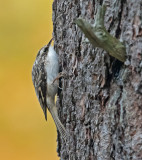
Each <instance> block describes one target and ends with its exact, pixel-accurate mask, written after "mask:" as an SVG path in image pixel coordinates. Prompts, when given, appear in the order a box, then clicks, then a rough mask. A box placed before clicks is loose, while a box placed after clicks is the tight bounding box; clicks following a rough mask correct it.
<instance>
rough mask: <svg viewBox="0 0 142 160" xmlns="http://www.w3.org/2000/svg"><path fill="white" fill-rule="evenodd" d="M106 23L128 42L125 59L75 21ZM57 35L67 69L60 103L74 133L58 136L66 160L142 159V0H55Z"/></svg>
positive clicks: (63, 79) (61, 155) (68, 128)
mask: <svg viewBox="0 0 142 160" xmlns="http://www.w3.org/2000/svg"><path fill="white" fill-rule="evenodd" d="M102 4H106V5H107V9H106V14H105V18H104V24H105V27H106V29H107V31H108V32H110V34H111V35H113V36H114V37H116V38H117V39H119V40H120V41H123V42H124V44H125V47H126V54H127V59H126V61H125V62H124V63H122V62H120V61H119V60H116V59H115V58H113V57H111V56H110V55H109V54H108V53H107V52H105V51H104V50H103V49H100V48H94V47H93V46H92V45H91V44H90V43H85V39H86V38H85V35H84V34H83V33H82V32H81V30H80V28H79V27H78V26H77V25H76V24H75V23H74V20H75V19H76V18H78V17H82V18H84V19H85V20H86V21H88V22H89V23H90V24H93V23H94V19H95V15H96V13H97V9H98V7H99V5H102ZM53 37H54V40H55V50H56V51H57V53H58V54H59V58H60V64H61V68H62V71H65V72H66V76H65V77H63V78H62V80H61V84H62V90H61V92H60V93H59V97H58V101H57V107H58V113H59V117H60V119H61V121H62V123H63V124H64V126H65V128H66V130H67V132H68V134H69V138H68V139H67V141H66V142H64V140H63V139H61V137H60V136H58V153H59V156H60V157H61V160H69V159H71V160H114V159H115V160H141V159H142V0H109V1H107V0H54V2H53Z"/></svg>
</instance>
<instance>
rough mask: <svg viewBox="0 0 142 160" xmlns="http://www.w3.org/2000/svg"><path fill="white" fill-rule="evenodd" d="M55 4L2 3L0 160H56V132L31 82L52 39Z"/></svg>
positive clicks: (10, 0)
mask: <svg viewBox="0 0 142 160" xmlns="http://www.w3.org/2000/svg"><path fill="white" fill-rule="evenodd" d="M52 2H53V0H40V1H39V0H24V1H22V0H1V2H0V159H1V160H16V159H18V160H41V159H46V160H58V159H59V158H58V157H57V153H56V146H57V144H56V136H57V135H56V128H55V125H54V122H53V120H52V118H51V116H50V114H49V113H48V121H47V122H46V121H45V119H44V115H43V112H42V109H41V107H40V105H39V103H38V100H37V97H36V94H35V91H34V87H33V84H32V79H31V70H32V65H33V62H34V60H35V57H36V54H37V52H38V50H39V49H40V48H41V47H42V46H44V45H45V44H47V43H48V41H49V40H50V39H51V37H52Z"/></svg>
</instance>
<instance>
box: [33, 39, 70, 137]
mask: <svg viewBox="0 0 142 160" xmlns="http://www.w3.org/2000/svg"><path fill="white" fill-rule="evenodd" d="M51 42H52V39H51V40H50V42H49V43H48V44H47V45H45V46H44V47H43V48H41V50H40V51H39V52H38V54H37V57H36V60H35V62H34V65H33V68H32V80H33V84H34V87H35V92H36V95H37V97H38V100H39V103H40V105H41V108H42V110H43V112H44V115H45V119H46V120H47V108H48V110H49V111H50V113H51V115H52V117H53V119H54V122H55V124H56V127H57V129H58V130H59V132H60V134H61V136H62V137H63V138H64V139H66V137H67V134H66V130H65V128H64V126H63V125H62V123H61V121H60V120H59V117H58V114H57V107H56V105H55V95H56V93H57V90H58V85H59V84H58V83H59V82H58V80H56V81H55V82H54V83H53V81H54V80H55V79H56V77H57V76H58V73H59V62H58V55H57V54H56V52H55V50H54V48H53V47H52V46H51Z"/></svg>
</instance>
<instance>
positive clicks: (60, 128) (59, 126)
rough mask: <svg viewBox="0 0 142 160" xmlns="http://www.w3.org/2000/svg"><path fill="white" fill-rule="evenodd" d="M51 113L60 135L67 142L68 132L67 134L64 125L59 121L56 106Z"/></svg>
mask: <svg viewBox="0 0 142 160" xmlns="http://www.w3.org/2000/svg"><path fill="white" fill-rule="evenodd" d="M50 112H51V115H52V117H53V119H54V122H55V124H56V127H57V129H58V131H59V133H60V134H61V136H62V138H63V139H64V140H65V141H66V139H67V132H66V130H65V128H64V126H63V124H62V123H61V121H60V120H59V117H58V114H57V109H56V106H54V107H52V108H51V110H50Z"/></svg>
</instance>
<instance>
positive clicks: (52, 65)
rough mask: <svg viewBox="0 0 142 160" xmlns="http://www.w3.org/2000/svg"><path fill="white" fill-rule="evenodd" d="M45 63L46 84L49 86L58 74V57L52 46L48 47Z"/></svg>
mask: <svg viewBox="0 0 142 160" xmlns="http://www.w3.org/2000/svg"><path fill="white" fill-rule="evenodd" d="M46 62H47V63H46V65H45V69H46V71H47V83H48V84H51V83H52V82H53V80H54V79H55V78H56V77H57V75H58V72H59V62H58V55H57V54H56V52H55V50H54V48H53V47H52V46H50V47H49V51H48V56H47V57H46Z"/></svg>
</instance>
